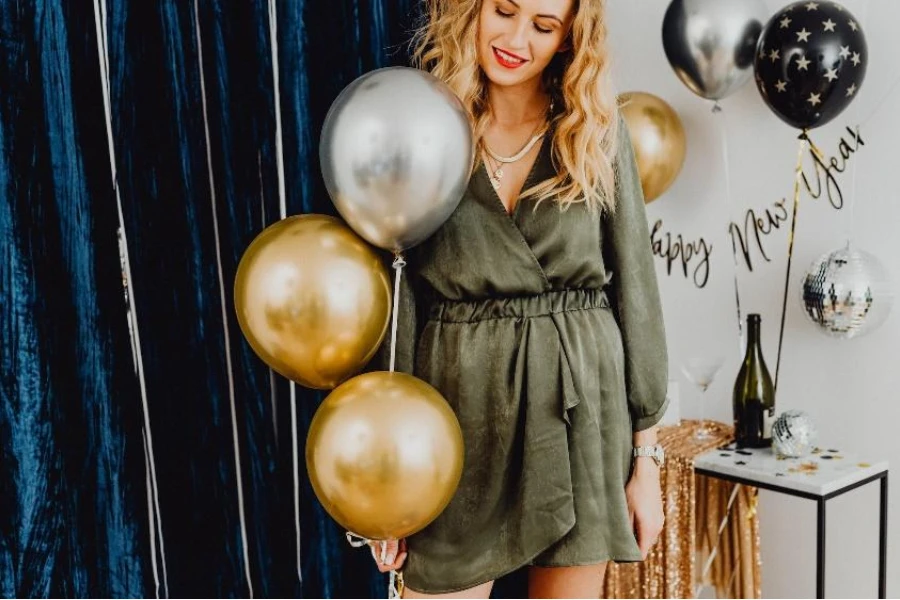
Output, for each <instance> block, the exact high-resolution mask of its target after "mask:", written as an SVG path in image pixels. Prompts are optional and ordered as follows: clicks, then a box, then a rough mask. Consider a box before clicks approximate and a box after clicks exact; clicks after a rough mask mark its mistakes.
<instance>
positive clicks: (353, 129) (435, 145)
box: [319, 67, 474, 252]
mask: <svg viewBox="0 0 900 600" xmlns="http://www.w3.org/2000/svg"><path fill="white" fill-rule="evenodd" d="M473 152H474V150H473V145H472V132H471V127H470V125H469V120H468V118H467V116H466V113H465V110H464V109H463V106H462V103H461V102H460V101H459V100H458V99H457V97H456V96H455V95H454V94H453V92H452V91H451V90H450V89H449V88H448V87H447V86H446V85H445V84H444V83H443V82H441V81H440V80H438V79H437V78H435V77H434V76H432V75H430V74H428V73H426V72H424V71H420V70H418V69H411V68H407V67H390V68H386V69H378V70H376V71H372V72H370V73H367V74H366V75H363V76H362V77H360V78H358V79H357V80H355V81H354V82H353V83H351V84H350V85H349V86H347V87H346V88H345V89H344V90H343V91H342V92H341V94H340V95H339V96H338V97H337V99H336V100H335V101H334V103H333V104H332V106H331V109H330V110H329V112H328V115H327V117H326V118H325V124H324V127H323V129H322V137H321V143H320V146H319V153H320V159H321V163H322V175H323V176H324V178H325V186H326V187H327V189H328V193H329V194H330V196H331V199H332V201H333V202H334V205H335V207H336V208H337V210H338V212H340V214H341V216H342V217H343V218H344V219H345V220H346V221H347V224H348V225H350V227H352V228H353V229H354V230H355V231H356V232H357V233H358V234H359V235H360V236H361V237H363V238H364V239H365V240H366V241H368V242H370V243H371V244H374V245H375V246H378V247H380V248H384V249H385V250H391V251H393V252H400V251H402V250H405V249H407V248H411V247H413V246H415V245H417V244H419V243H420V242H422V241H424V240H425V239H426V238H428V237H429V236H430V235H431V234H432V233H434V232H435V231H436V230H437V229H438V227H440V226H441V225H442V224H443V223H444V222H445V221H446V220H447V219H448V218H449V217H450V215H451V214H452V213H453V211H454V210H455V209H456V207H457V205H458V204H459V201H460V199H461V198H462V196H463V193H464V192H465V190H466V186H467V185H468V181H469V174H470V171H471V166H472V161H473Z"/></svg>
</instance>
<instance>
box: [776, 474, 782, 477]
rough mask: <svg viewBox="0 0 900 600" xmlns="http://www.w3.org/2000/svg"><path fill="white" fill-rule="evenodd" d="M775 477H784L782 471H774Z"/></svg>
mask: <svg viewBox="0 0 900 600" xmlns="http://www.w3.org/2000/svg"><path fill="white" fill-rule="evenodd" d="M775 477H784V473H775Z"/></svg>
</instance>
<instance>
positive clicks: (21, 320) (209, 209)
mask: <svg viewBox="0 0 900 600" xmlns="http://www.w3.org/2000/svg"><path fill="white" fill-rule="evenodd" d="M416 8H417V7H416V0H385V1H384V2H382V1H381V0H306V1H303V0H272V1H270V0H240V1H231V0H218V1H216V0H158V1H156V0H148V1H144V0H84V1H81V2H64V1H63V0H33V1H31V2H3V3H2V4H0V302H2V304H0V340H2V343H0V452H2V456H0V486H2V487H0V595H2V596H4V597H13V596H18V597H33V596H64V597H73V596H76V597H98V596H102V597H110V596H112V597H155V596H157V595H159V596H161V597H162V596H165V595H167V594H168V595H171V596H175V597H247V596H249V595H251V593H252V594H253V595H255V596H267V597H301V596H303V597H384V595H385V594H386V579H385V576H383V575H380V574H379V573H378V572H377V571H376V570H375V569H374V567H373V564H372V561H371V557H370V556H369V554H368V552H366V551H360V550H353V549H351V548H349V547H348V545H347V544H346V542H345V540H344V538H343V532H342V531H341V530H340V529H339V528H338V527H337V526H336V525H335V524H334V523H333V522H332V521H331V520H330V518H329V517H328V516H327V515H326V514H325V513H324V512H323V510H322V509H321V506H320V505H319V504H318V502H317V501H316V499H315V497H314V495H313V494H312V491H311V488H310V487H309V484H308V479H307V477H306V474H305V469H304V465H303V458H302V457H303V455H302V444H303V440H304V438H305V432H306V428H307V426H308V423H309V421H310V419H311V417H312V415H313V413H314V412H315V409H316V408H317V406H318V404H319V402H320V401H321V399H322V395H321V394H320V393H314V392H311V391H309V390H305V389H304V388H300V387H298V388H297V427H298V433H299V438H300V444H301V446H300V451H301V453H300V471H301V474H300V508H301V517H300V523H301V531H302V534H301V543H300V553H299V556H300V563H301V566H302V568H301V571H302V583H301V578H300V577H299V576H298V573H297V571H298V564H297V556H298V552H297V546H298V545H297V541H296V539H295V526H294V522H295V521H294V487H293V486H294V483H293V477H292V453H291V447H292V444H291V411H290V403H289V389H288V384H287V383H286V381H285V380H283V379H282V378H280V377H276V376H273V375H272V373H271V372H270V371H269V370H268V369H267V368H266V367H265V365H263V364H262V363H261V362H260V361H259V360H258V359H257V358H256V357H255V355H254V354H253V353H252V352H251V350H250V348H249V346H248V345H247V344H246V343H245V342H244V340H243V338H242V336H241V334H240V331H239V329H238V326H237V323H236V320H235V317H234V309H233V305H232V296H231V290H232V286H233V280H234V273H235V270H236V267H237V263H238V261H239V260H240V257H241V254H242V252H243V250H244V249H245V248H246V247H247V245H248V244H249V243H250V241H251V240H252V239H253V237H254V236H255V235H256V234H257V233H258V232H259V231H261V230H262V229H263V228H264V227H265V226H266V225H267V224H270V223H272V222H273V221H275V220H277V219H278V218H279V217H280V214H281V211H282V208H284V209H286V213H287V214H296V213H302V212H319V213H333V212H334V210H333V208H332V205H331V202H330V200H329V198H328V196H327V194H326V192H325V189H324V186H323V184H322V181H321V177H320V173H319V165H318V152H317V146H318V136H319V131H320V128H321V124H322V121H323V120H324V117H325V114H326V112H327V110H328V108H329V106H330V105H331V102H332V101H333V100H334V98H335V97H336V96H337V94H338V93H339V92H340V90H341V89H343V87H344V86H345V85H347V84H348V83H350V82H351V81H352V80H353V79H354V78H356V77H357V76H359V75H361V74H362V73H365V72H367V71H369V70H371V69H374V68H378V67H383V66H388V65H390V64H406V62H407V60H408V56H407V52H406V41H407V40H408V38H409V32H410V29H411V27H412V25H413V23H414V18H415V14H414V13H415V11H416ZM276 73H277V76H278V85H277V87H276V85H275V75H276ZM279 117H280V119H279ZM279 120H280V131H279V127H278V123H279ZM279 133H280V135H279ZM279 138H280V139H281V140H282V141H283V144H281V145H279V142H278V140H279ZM279 154H280V155H281V156H282V157H283V163H282V164H283V168H279ZM281 181H283V183H284V185H283V194H282V192H281V191H280V190H281V185H280V182H281ZM120 226H121V229H122V233H123V234H124V236H123V238H124V239H125V240H127V256H128V265H129V267H130V278H129V283H130V284H131V290H132V294H131V297H130V298H129V301H130V303H131V306H132V307H133V309H134V312H133V313H132V315H133V317H134V322H133V324H132V325H133V330H134V331H135V333H136V334H138V335H139V347H138V348H137V351H136V352H135V353H133V349H132V336H131V335H130V333H129V329H130V324H129V313H128V310H127V308H126V300H125V297H124V296H125V295H124V293H123V292H124V290H123V271H122V268H123V267H122V263H121V262H120V248H119V230H120ZM520 581H521V579H520ZM521 591H522V590H521V588H518V589H517V590H515V591H513V592H511V593H512V594H513V595H515V594H518V593H520V592H521ZM500 593H502V589H501V591H500Z"/></svg>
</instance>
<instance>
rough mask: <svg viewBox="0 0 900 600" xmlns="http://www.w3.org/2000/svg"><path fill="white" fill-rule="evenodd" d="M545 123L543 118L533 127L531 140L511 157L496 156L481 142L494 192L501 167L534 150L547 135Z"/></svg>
mask: <svg viewBox="0 0 900 600" xmlns="http://www.w3.org/2000/svg"><path fill="white" fill-rule="evenodd" d="M552 112H553V102H551V103H550V107H549V109H548V114H549V113H552ZM546 121H547V120H546V118H545V119H542V120H541V121H540V122H539V123H538V125H537V127H535V128H534V131H533V132H532V133H531V138H530V139H529V140H528V141H527V142H526V143H525V145H524V146H522V149H521V150H519V151H518V152H516V153H515V154H514V155H512V156H501V155H500V154H497V153H496V152H494V151H493V150H491V148H490V146H488V145H487V143H486V142H484V141H483V140H482V146H483V147H484V151H485V153H486V154H487V155H488V158H489V159H490V160H489V161H488V163H492V164H488V165H485V166H487V167H488V179H490V181H491V185H492V186H494V189H495V190H499V189H500V185H501V184H502V180H503V165H509V164H512V163H516V162H519V161H520V160H522V159H523V158H524V157H525V156H526V155H527V154H528V153H529V152H530V151H531V149H532V148H534V145H535V144H537V143H538V142H539V141H540V140H541V138H543V137H544V136H545V135H546V134H547V127H544V125H545V124H546Z"/></svg>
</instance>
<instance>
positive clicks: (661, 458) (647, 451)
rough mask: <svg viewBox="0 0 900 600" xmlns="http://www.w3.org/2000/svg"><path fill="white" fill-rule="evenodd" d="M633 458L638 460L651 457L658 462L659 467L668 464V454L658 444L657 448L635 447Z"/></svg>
mask: <svg viewBox="0 0 900 600" xmlns="http://www.w3.org/2000/svg"><path fill="white" fill-rule="evenodd" d="M632 456H633V457H634V458H637V457H638V456H649V457H651V458H652V459H653V460H654V462H656V464H657V466H660V467H661V466H663V464H664V463H665V462H666V453H665V451H664V450H663V447H662V446H661V445H659V444H656V445H655V446H635V447H634V450H632Z"/></svg>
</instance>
